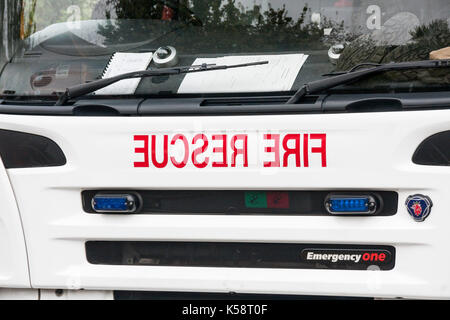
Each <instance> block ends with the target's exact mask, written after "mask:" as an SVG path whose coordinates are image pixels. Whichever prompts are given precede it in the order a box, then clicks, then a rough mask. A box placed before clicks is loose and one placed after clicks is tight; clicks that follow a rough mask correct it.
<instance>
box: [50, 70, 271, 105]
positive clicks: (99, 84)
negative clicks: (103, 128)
mask: <svg viewBox="0 0 450 320" xmlns="http://www.w3.org/2000/svg"><path fill="white" fill-rule="evenodd" d="M268 63H269V61H258V62H250V63H242V64H235V65H215V64H202V65H198V66H185V67H174V68H165V69H150V70H144V71H137V72H130V73H124V74H120V75H118V76H115V77H111V78H106V79H100V80H95V81H92V82H89V83H84V84H79V85H76V86H73V87H70V88H67V89H66V92H64V93H63V94H62V95H61V96H60V97H59V99H58V101H57V102H56V104H55V105H56V106H63V105H65V104H66V103H67V102H68V101H69V100H71V99H75V98H78V97H81V96H84V95H86V94H89V93H93V92H95V91H97V90H100V89H102V88H105V87H107V86H109V85H111V84H113V83H116V82H118V81H121V80H125V79H134V78H148V77H157V76H172V75H177V74H185V73H195V72H205V71H214V70H226V69H233V68H243V67H250V66H258V65H263V64H268Z"/></svg>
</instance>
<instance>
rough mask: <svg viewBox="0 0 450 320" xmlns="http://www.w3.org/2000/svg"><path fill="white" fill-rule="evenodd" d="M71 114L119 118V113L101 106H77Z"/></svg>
mask: <svg viewBox="0 0 450 320" xmlns="http://www.w3.org/2000/svg"><path fill="white" fill-rule="evenodd" d="M73 114H74V115H75V116H84V117H106V116H120V112H119V111H117V110H116V109H114V108H111V107H108V106H102V105H84V106H79V107H76V108H74V109H73Z"/></svg>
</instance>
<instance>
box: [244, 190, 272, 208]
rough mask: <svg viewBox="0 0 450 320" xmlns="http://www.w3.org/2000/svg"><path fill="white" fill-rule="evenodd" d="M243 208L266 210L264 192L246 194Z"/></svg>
mask: <svg viewBox="0 0 450 320" xmlns="http://www.w3.org/2000/svg"><path fill="white" fill-rule="evenodd" d="M245 206H246V207H247V208H259V209H261V208H267V195H266V193H265V192H246V193H245Z"/></svg>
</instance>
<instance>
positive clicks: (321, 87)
mask: <svg viewBox="0 0 450 320" xmlns="http://www.w3.org/2000/svg"><path fill="white" fill-rule="evenodd" d="M448 67H450V60H424V61H414V62H399V63H388V64H383V65H379V66H374V67H373V68H369V69H363V70H360V71H354V68H353V69H351V72H347V73H344V74H340V75H336V76H334V77H332V78H327V79H322V80H318V81H313V82H310V83H307V84H305V85H304V86H303V87H302V88H301V89H300V90H298V91H297V92H296V93H295V94H294V96H292V98H291V99H289V100H288V102H286V104H296V103H298V102H300V101H301V100H302V99H303V98H304V97H305V96H306V95H308V94H315V93H319V92H322V91H326V90H329V89H333V88H335V87H337V86H340V85H344V84H348V83H350V82H353V81H357V80H360V79H362V78H365V77H368V76H371V75H374V74H378V73H382V72H385V71H393V70H413V69H430V68H448Z"/></svg>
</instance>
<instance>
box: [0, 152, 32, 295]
mask: <svg viewBox="0 0 450 320" xmlns="http://www.w3.org/2000/svg"><path fill="white" fill-rule="evenodd" d="M0 195H1V201H0V287H3V288H29V287H30V278H29V274H28V261H27V253H26V248H25V241H24V235H23V230H22V223H21V220H20V215H19V211H18V209H17V204H16V199H15V197H14V193H13V190H12V188H11V184H10V182H9V178H8V176H7V174H6V171H5V168H4V166H3V163H2V162H1V161H0Z"/></svg>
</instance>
